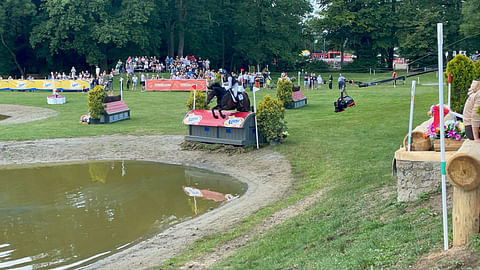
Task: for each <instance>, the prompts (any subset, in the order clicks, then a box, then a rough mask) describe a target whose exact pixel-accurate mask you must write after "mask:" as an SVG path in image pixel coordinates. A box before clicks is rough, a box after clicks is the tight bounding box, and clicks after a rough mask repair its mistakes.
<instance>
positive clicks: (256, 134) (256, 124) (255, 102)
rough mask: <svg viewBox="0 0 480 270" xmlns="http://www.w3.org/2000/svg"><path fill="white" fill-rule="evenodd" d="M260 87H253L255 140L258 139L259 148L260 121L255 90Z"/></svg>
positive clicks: (258, 147)
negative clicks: (258, 120)
mask: <svg viewBox="0 0 480 270" xmlns="http://www.w3.org/2000/svg"><path fill="white" fill-rule="evenodd" d="M257 91H258V88H256V87H255V88H253V112H254V113H255V140H256V141H257V149H260V146H259V144H258V122H257V99H256V98H255V92H257Z"/></svg>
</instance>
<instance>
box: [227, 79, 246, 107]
mask: <svg viewBox="0 0 480 270" xmlns="http://www.w3.org/2000/svg"><path fill="white" fill-rule="evenodd" d="M230 74H231V75H230V76H229V77H228V86H227V91H228V92H229V93H230V94H231V95H232V98H233V102H235V103H239V104H240V105H242V104H241V103H242V100H243V96H242V95H238V91H239V89H238V88H239V85H238V80H237V76H236V74H235V72H233V71H232V72H231V73H230Z"/></svg>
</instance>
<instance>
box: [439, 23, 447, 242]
mask: <svg viewBox="0 0 480 270" xmlns="http://www.w3.org/2000/svg"><path fill="white" fill-rule="evenodd" d="M437 41H438V71H439V72H440V71H441V72H442V73H443V24H442V23H438V24H437ZM438 99H439V101H438V104H439V109H440V114H439V116H440V149H441V162H440V168H441V174H442V212H443V249H444V250H448V224H447V222H448V220H447V185H446V172H445V129H444V128H443V127H444V125H445V124H444V123H445V119H444V106H443V76H438Z"/></svg>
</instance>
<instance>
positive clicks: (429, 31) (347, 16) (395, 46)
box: [310, 0, 480, 71]
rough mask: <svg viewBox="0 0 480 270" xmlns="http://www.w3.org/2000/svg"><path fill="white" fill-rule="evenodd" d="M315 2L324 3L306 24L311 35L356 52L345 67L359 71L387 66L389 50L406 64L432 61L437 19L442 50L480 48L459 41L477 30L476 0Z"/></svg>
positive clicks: (475, 43) (334, 45)
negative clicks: (350, 64)
mask: <svg viewBox="0 0 480 270" xmlns="http://www.w3.org/2000/svg"><path fill="white" fill-rule="evenodd" d="M319 2H320V4H321V5H322V6H323V7H325V8H323V9H321V10H320V11H319V13H320V15H322V16H319V17H318V18H316V19H314V20H312V21H311V23H310V29H311V31H312V32H313V33H316V36H317V38H322V39H325V40H326V42H327V47H328V48H329V49H335V50H338V51H351V52H353V53H354V54H355V55H356V56H357V57H358V58H357V60H356V61H355V65H354V66H350V70H354V69H353V68H354V67H356V68H357V70H361V71H364V70H365V69H364V68H363V67H365V66H367V67H374V66H375V65H376V66H379V67H388V68H392V62H393V58H394V55H395V54H397V55H400V56H401V57H404V58H407V59H409V60H410V61H409V63H411V64H412V68H415V67H421V66H425V65H427V66H428V65H433V64H434V63H435V62H436V57H435V53H434V52H435V50H436V47H437V45H436V34H437V33H436V24H437V23H443V24H444V35H445V38H444V44H445V46H444V48H445V50H447V51H450V52H451V51H454V50H456V51H457V52H458V51H459V50H461V49H462V50H468V51H469V52H470V53H474V52H475V51H476V50H479V47H480V45H479V44H480V43H478V42H474V41H475V40H474V39H471V38H467V39H465V40H462V37H463V35H462V33H464V34H465V35H474V34H478V33H480V30H479V29H480V28H479V25H480V24H479V23H478V20H477V19H476V10H477V8H478V6H479V2H480V0H469V1H462V0H447V1H444V0H428V1H420V0H413V1H399V0H380V1H376V0H362V1H353V0H320V1H319ZM474 3H476V4H474ZM462 5H463V7H464V8H463V18H464V21H463V24H462ZM467 6H468V8H467ZM467 18H470V19H467ZM465 19H466V20H465ZM460 26H462V30H464V31H463V32H462V33H461V32H460ZM477 38H478V35H477ZM450 55H451V54H450ZM362 68H363V69H362Z"/></svg>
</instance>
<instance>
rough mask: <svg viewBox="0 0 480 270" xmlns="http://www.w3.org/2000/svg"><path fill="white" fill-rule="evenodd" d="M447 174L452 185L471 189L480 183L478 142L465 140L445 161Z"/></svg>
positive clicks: (479, 148)
mask: <svg viewBox="0 0 480 270" xmlns="http://www.w3.org/2000/svg"><path fill="white" fill-rule="evenodd" d="M446 169H447V176H448V179H449V180H450V182H452V184H453V185H455V186H457V187H460V188H462V189H464V190H467V191H468V190H473V189H476V188H478V186H479V185H480V144H479V143H477V142H474V141H472V140H465V142H464V143H463V144H462V147H460V149H458V151H457V153H455V154H454V155H453V156H452V157H451V158H450V159H449V160H448V161H447V168H446Z"/></svg>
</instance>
